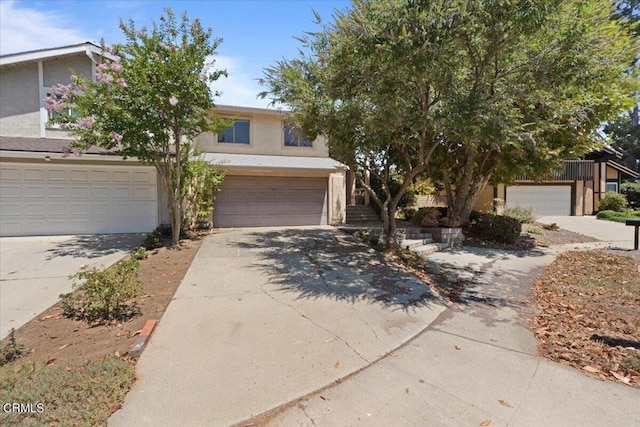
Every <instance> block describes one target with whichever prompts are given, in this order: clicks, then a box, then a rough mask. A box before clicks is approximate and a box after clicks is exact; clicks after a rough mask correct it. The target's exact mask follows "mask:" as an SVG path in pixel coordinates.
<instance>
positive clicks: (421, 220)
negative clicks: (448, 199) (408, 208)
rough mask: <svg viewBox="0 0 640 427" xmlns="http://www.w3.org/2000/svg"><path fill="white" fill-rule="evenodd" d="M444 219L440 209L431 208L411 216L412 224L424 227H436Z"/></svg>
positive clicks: (418, 211)
mask: <svg viewBox="0 0 640 427" xmlns="http://www.w3.org/2000/svg"><path fill="white" fill-rule="evenodd" d="M441 217H442V213H441V212H440V210H439V209H438V208H435V207H429V208H420V209H418V210H417V211H415V212H414V213H413V215H412V216H411V220H410V221H411V222H412V223H413V224H416V225H420V226H423V227H434V226H436V227H437V226H438V221H439V220H440V218H441Z"/></svg>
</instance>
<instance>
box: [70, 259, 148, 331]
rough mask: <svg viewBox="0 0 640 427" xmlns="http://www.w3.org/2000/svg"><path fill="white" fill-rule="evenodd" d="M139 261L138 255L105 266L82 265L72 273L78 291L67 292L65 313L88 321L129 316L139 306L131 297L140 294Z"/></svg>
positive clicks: (134, 312) (74, 286)
mask: <svg viewBox="0 0 640 427" xmlns="http://www.w3.org/2000/svg"><path fill="white" fill-rule="evenodd" d="M139 274H140V263H139V262H138V260H136V259H135V258H127V259H123V260H120V261H118V262H117V263H116V264H115V265H113V266H112V267H110V268H108V269H106V270H99V269H97V268H95V267H88V266H86V265H83V266H81V267H80V270H78V272H77V273H76V274H75V275H73V276H71V277H70V278H71V279H75V280H74V283H73V288H74V289H78V288H81V291H80V292H78V293H76V294H72V293H70V294H64V295H61V297H62V310H63V313H64V315H65V316H67V317H71V318H76V319H84V320H89V321H95V320H99V321H109V320H120V319H127V318H131V317H133V316H135V315H136V314H137V313H138V312H139V310H138V308H137V305H136V304H135V303H132V304H129V303H128V302H129V300H131V299H132V298H135V297H137V296H140V294H141V293H142V282H141V281H140V277H139Z"/></svg>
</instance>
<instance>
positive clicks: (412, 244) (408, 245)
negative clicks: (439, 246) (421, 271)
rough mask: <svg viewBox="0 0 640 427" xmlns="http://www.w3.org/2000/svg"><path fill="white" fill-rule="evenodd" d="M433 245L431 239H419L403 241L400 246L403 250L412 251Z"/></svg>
mask: <svg viewBox="0 0 640 427" xmlns="http://www.w3.org/2000/svg"><path fill="white" fill-rule="evenodd" d="M430 243H433V239H431V238H426V239H425V238H421V239H403V240H402V243H401V246H402V247H403V248H404V249H409V250H413V248H418V247H420V246H424V245H428V244H430Z"/></svg>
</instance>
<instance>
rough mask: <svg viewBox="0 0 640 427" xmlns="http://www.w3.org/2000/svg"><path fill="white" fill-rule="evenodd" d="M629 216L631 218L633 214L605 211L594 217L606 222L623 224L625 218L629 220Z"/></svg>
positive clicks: (629, 212)
mask: <svg viewBox="0 0 640 427" xmlns="http://www.w3.org/2000/svg"><path fill="white" fill-rule="evenodd" d="M630 216H633V213H632V212H631V211H627V212H616V211H611V210H607V211H600V212H598V214H597V215H596V218H598V219H604V220H606V221H614V222H625V221H626V220H627V218H629V217H630Z"/></svg>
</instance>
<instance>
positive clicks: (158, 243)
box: [142, 224, 171, 251]
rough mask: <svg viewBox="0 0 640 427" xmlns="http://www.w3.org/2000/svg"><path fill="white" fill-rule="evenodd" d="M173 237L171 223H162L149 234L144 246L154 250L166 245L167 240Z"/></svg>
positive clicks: (143, 243)
mask: <svg viewBox="0 0 640 427" xmlns="http://www.w3.org/2000/svg"><path fill="white" fill-rule="evenodd" d="M170 239H171V225H169V224H160V225H158V226H157V227H156V228H155V229H154V230H153V231H152V232H151V233H149V234H147V237H145V239H144V242H142V246H143V247H144V248H145V249H147V250H149V251H150V250H152V249H155V248H159V247H162V246H164V244H165V241H167V240H170Z"/></svg>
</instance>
